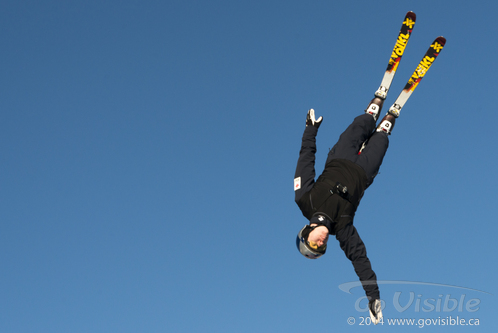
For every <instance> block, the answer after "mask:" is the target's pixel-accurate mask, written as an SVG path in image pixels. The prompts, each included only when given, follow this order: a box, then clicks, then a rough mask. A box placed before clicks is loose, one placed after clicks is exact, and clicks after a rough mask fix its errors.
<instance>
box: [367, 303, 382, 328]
mask: <svg viewBox="0 0 498 333" xmlns="http://www.w3.org/2000/svg"><path fill="white" fill-rule="evenodd" d="M368 309H369V310H370V319H371V320H372V323H374V324H375V325H377V324H378V323H379V322H380V321H381V319H382V309H381V304H380V300H378V299H372V300H370V302H368Z"/></svg>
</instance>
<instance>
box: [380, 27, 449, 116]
mask: <svg viewBox="0 0 498 333" xmlns="http://www.w3.org/2000/svg"><path fill="white" fill-rule="evenodd" d="M445 44H446V38H444V37H441V36H440V37H438V38H436V39H435V40H434V42H433V43H432V44H431V46H430V47H429V49H428V50H427V52H426V53H425V55H424V57H423V58H422V60H421V61H420V63H419V64H418V66H417V68H416V69H415V71H414V72H413V74H412V76H411V77H410V79H409V80H408V82H407V83H406V85H405V87H404V88H403V90H402V91H401V93H400V94H399V96H398V98H397V99H396V101H395V102H394V104H393V105H392V106H391V107H390V108H389V110H388V113H390V114H392V115H393V116H395V117H396V118H397V117H399V113H400V111H401V109H402V108H403V106H404V105H405V103H406V101H407V100H408V98H410V96H411V94H412V93H413V91H414V90H415V88H417V86H418V84H419V83H420V81H421V80H422V78H423V77H424V76H425V74H426V73H427V71H428V70H429V68H430V67H431V66H432V64H433V63H434V61H435V60H436V58H437V56H438V55H439V53H440V52H441V50H442V49H443V47H444V45H445Z"/></svg>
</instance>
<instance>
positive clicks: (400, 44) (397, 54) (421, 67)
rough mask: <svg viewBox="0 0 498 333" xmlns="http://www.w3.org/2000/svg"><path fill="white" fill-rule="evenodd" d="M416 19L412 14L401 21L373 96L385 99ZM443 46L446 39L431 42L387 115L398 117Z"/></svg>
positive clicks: (439, 38) (409, 13) (408, 14)
mask: <svg viewBox="0 0 498 333" xmlns="http://www.w3.org/2000/svg"><path fill="white" fill-rule="evenodd" d="M416 18H417V16H416V15H415V13H414V12H408V13H406V16H405V20H404V21H403V25H402V26H401V30H400V32H399V34H398V39H397V40H396V44H395V45H394V48H393V52H392V54H391V58H390V59H389V64H388V65H387V69H386V72H385V74H384V77H383V78H382V82H381V84H380V87H379V89H377V91H376V92H375V96H376V97H379V98H381V99H382V100H385V99H386V97H387V93H388V92H389V88H390V87H391V83H392V82H393V79H394V75H395V74H396V70H397V69H398V65H399V62H400V61H401V57H402V56H403V53H404V51H405V48H406V45H407V44H408V40H409V39H410V36H411V34H412V31H413V27H414V26H415V21H416ZM445 44H446V39H445V38H444V37H438V38H436V39H435V40H434V42H432V44H431V46H430V47H429V49H428V50H427V52H426V53H425V55H424V57H423V58H422V60H421V61H420V63H419V64H418V66H417V68H416V69H415V71H414V72H413V74H412V76H411V77H410V79H409V80H408V82H407V83H406V85H405V87H404V88H403V90H402V91H401V93H400V94H399V96H398V98H397V99H396V101H395V102H394V104H393V105H392V106H391V107H390V108H389V110H388V113H390V114H392V115H393V116H394V117H396V118H397V117H399V114H400V111H401V109H402V108H403V106H404V105H405V103H406V102H407V101H408V98H410V96H411V94H412V93H413V91H414V90H415V88H417V86H418V84H419V83H420V81H421V80H422V78H423V77H424V76H425V74H426V73H427V71H428V70H429V68H430V67H431V66H432V64H433V63H434V60H436V58H437V56H438V55H439V52H441V50H442V49H443V47H444V45H445Z"/></svg>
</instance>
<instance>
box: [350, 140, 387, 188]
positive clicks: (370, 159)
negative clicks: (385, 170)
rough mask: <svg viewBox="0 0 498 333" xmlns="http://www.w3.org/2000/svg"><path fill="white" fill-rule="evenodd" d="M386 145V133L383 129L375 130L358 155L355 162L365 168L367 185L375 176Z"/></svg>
mask: <svg viewBox="0 0 498 333" xmlns="http://www.w3.org/2000/svg"><path fill="white" fill-rule="evenodd" d="M388 147H389V138H388V134H387V133H385V132H383V131H376V132H375V133H374V134H373V135H372V136H371V137H370V139H369V140H368V144H367V145H366V147H365V148H364V149H363V151H362V152H361V154H360V155H358V158H357V159H356V164H358V165H359V166H361V167H362V168H363V170H365V173H366V174H367V186H370V184H372V182H373V180H374V178H375V176H377V173H378V172H379V168H380V165H381V164H382V160H383V159H384V155H385V154H386V151H387V148H388Z"/></svg>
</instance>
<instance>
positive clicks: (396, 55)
mask: <svg viewBox="0 0 498 333" xmlns="http://www.w3.org/2000/svg"><path fill="white" fill-rule="evenodd" d="M416 19H417V16H416V15H415V13H414V12H408V13H406V15H405V19H404V20H403V25H402V26H401V29H400V31H399V34H398V38H397V39H396V44H394V48H393V52H392V53H391V58H389V63H388V64H387V69H386V72H385V73H384V77H383V78H382V82H381V83H380V87H379V89H377V91H376V92H375V96H377V97H379V98H381V99H386V96H387V92H388V91H389V88H390V87H391V83H392V82H393V79H394V75H395V74H396V70H397V69H398V65H399V62H400V61H401V57H402V56H403V53H404V52H405V49H406V45H407V44H408V40H409V39H410V36H411V34H412V31H413V27H414V26H415V21H416Z"/></svg>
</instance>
